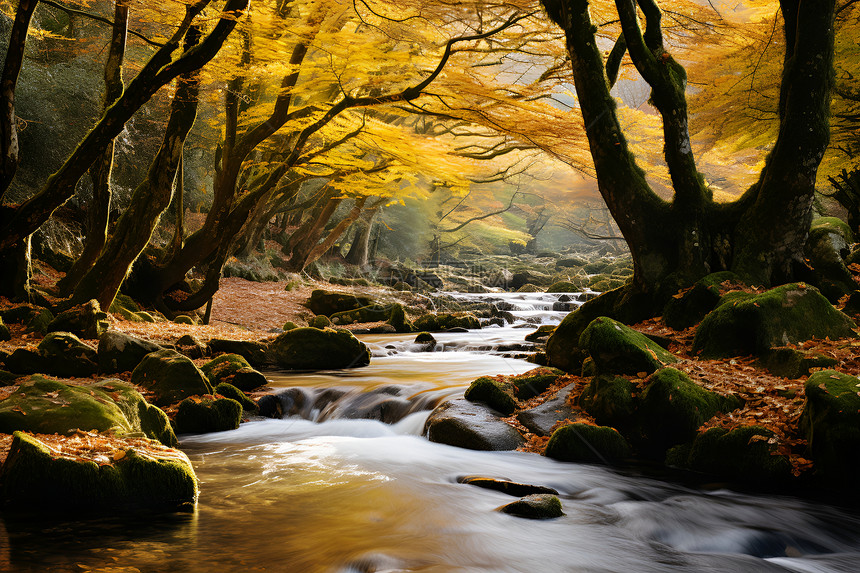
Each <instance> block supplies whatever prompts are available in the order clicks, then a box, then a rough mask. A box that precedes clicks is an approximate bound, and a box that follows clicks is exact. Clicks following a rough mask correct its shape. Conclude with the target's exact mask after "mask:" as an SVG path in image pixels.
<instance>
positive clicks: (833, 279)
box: [804, 217, 857, 303]
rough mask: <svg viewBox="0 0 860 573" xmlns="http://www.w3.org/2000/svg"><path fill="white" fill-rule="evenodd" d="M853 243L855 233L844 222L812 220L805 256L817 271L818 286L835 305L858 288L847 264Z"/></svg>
mask: <svg viewBox="0 0 860 573" xmlns="http://www.w3.org/2000/svg"><path fill="white" fill-rule="evenodd" d="M853 242H854V234H853V233H852V232H851V229H850V228H849V227H848V225H847V224H846V223H845V222H843V221H842V220H840V219H837V218H836V217H821V218H819V219H815V220H814V221H812V225H811V227H810V230H809V236H808V238H807V240H806V245H805V247H804V256H805V258H806V260H807V262H808V263H809V264H810V265H811V266H812V268H813V269H814V271H815V279H814V282H815V285H816V286H817V287H818V288H819V290H820V291H821V294H823V295H824V296H826V297H827V299H828V300H830V301H831V302H833V303H835V302H837V301H838V300H839V299H840V298H841V297H842V296H844V295H846V294H850V293H851V292H852V291H854V290H855V289H856V287H857V284H856V283H855V282H854V279H853V277H852V276H851V271H849V270H848V267H847V266H846V262H845V259H846V258H847V257H848V256H849V255H850V252H851V244H852V243H853Z"/></svg>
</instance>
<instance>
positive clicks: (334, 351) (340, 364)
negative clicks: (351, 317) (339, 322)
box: [268, 327, 370, 370]
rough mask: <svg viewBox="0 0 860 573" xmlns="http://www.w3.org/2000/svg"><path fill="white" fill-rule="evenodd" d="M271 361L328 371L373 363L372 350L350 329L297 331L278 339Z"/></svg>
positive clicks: (271, 350) (270, 351)
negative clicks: (371, 358)
mask: <svg viewBox="0 0 860 573" xmlns="http://www.w3.org/2000/svg"><path fill="white" fill-rule="evenodd" d="M268 357H269V360H270V361H271V362H272V363H273V364H274V365H275V366H277V367H279V368H287V369H290V370H329V369H338V368H354V367H358V366H367V365H368V364H370V350H369V349H368V348H367V346H366V345H365V344H364V343H363V342H361V341H360V340H359V339H357V338H356V337H355V336H353V335H352V333H351V332H349V331H347V330H331V329H325V330H320V329H318V328H310V327H308V328H296V329H294V330H290V331H289V332H285V333H283V334H281V335H279V336H278V337H277V338H275V339H274V340H273V341H272V342H271V343H270V344H269V349H268Z"/></svg>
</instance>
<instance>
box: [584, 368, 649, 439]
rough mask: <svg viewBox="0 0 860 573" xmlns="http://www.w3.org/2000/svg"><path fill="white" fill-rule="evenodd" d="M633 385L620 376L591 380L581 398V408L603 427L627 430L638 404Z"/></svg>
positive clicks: (607, 376)
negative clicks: (635, 399) (635, 400)
mask: <svg viewBox="0 0 860 573" xmlns="http://www.w3.org/2000/svg"><path fill="white" fill-rule="evenodd" d="M635 391H636V387H635V386H633V383H632V382H630V381H629V380H627V379H626V378H622V377H620V376H612V375H606V374H604V375H601V376H596V377H594V378H592V379H591V381H590V382H589V383H588V385H587V386H586V387H585V389H583V391H582V394H580V396H579V407H580V408H582V409H583V410H585V411H586V412H588V413H589V414H591V415H592V416H593V417H594V420H595V421H596V422H597V423H598V424H601V425H603V426H612V427H613V428H621V429H624V428H627V427H629V426H630V425H631V423H632V421H633V415H634V413H635V412H636V404H635V402H634V400H633V393H634V392H635Z"/></svg>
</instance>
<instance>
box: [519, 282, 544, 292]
mask: <svg viewBox="0 0 860 573" xmlns="http://www.w3.org/2000/svg"><path fill="white" fill-rule="evenodd" d="M516 292H543V289H542V288H541V287H539V286H538V285H536V284H532V283H526V284H524V285H523V286H521V287H520V288H518V289H517V290H516Z"/></svg>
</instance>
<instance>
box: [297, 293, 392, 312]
mask: <svg viewBox="0 0 860 573" xmlns="http://www.w3.org/2000/svg"><path fill="white" fill-rule="evenodd" d="M373 305H375V303H374V301H373V299H371V298H370V297H367V296H361V295H356V294H355V293H344V292H332V291H326V290H322V289H316V290H314V291H313V292H312V293H311V297H310V298H309V299H308V301H307V302H306V303H305V306H306V307H308V308H309V309H311V311H312V312H313V313H314V314H321V315H324V316H331V315H333V314H335V313H338V312H344V311H347V310H355V309H358V308H361V307H363V306H373Z"/></svg>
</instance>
